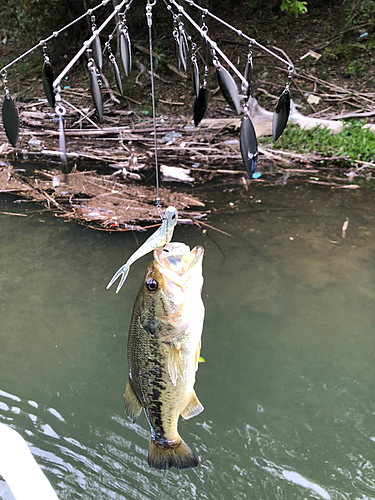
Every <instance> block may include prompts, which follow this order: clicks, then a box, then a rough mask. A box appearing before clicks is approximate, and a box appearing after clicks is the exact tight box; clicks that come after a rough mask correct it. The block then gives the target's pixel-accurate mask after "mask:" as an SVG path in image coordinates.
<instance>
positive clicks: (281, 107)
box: [272, 88, 290, 141]
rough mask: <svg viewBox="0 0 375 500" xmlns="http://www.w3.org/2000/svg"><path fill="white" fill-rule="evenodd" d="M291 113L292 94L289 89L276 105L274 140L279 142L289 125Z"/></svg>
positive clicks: (273, 124)
mask: <svg viewBox="0 0 375 500" xmlns="http://www.w3.org/2000/svg"><path fill="white" fill-rule="evenodd" d="M289 113H290V93H289V89H288V88H286V89H284V90H283V93H282V94H281V96H280V97H279V100H278V101H277V103H276V107H275V111H274V113H273V118H272V134H273V140H274V141H277V139H278V138H279V137H280V135H281V134H282V133H283V132H284V129H285V127H286V124H287V123H288V118H289Z"/></svg>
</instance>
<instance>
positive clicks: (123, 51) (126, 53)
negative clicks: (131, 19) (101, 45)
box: [119, 18, 132, 76]
mask: <svg viewBox="0 0 375 500" xmlns="http://www.w3.org/2000/svg"><path fill="white" fill-rule="evenodd" d="M119 33H120V56H121V62H122V66H123V68H124V72H125V76H129V75H130V72H131V69H132V50H131V42H130V37H129V31H128V27H127V26H126V24H125V18H123V19H122V21H121V23H120V26H119Z"/></svg>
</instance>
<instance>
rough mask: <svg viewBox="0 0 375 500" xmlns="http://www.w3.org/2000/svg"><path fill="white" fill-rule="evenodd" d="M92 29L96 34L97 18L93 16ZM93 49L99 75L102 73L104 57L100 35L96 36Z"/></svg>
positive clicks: (92, 45)
mask: <svg viewBox="0 0 375 500" xmlns="http://www.w3.org/2000/svg"><path fill="white" fill-rule="evenodd" d="M91 29H92V32H93V34H94V32H95V30H96V24H95V16H91ZM91 49H92V55H93V58H94V61H95V64H96V67H97V68H98V70H99V73H101V72H102V66H103V57H102V45H101V43H100V38H99V35H96V37H95V38H94V40H93V42H92V44H91Z"/></svg>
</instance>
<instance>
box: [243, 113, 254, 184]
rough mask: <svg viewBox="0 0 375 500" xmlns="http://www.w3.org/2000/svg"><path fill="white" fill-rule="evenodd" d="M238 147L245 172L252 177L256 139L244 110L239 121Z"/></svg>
mask: <svg viewBox="0 0 375 500" xmlns="http://www.w3.org/2000/svg"><path fill="white" fill-rule="evenodd" d="M240 149H241V155H242V159H243V162H244V164H245V168H246V172H247V173H248V174H249V176H250V177H252V175H253V173H254V171H255V167H256V164H257V158H258V141H257V137H256V134H255V130H254V126H253V122H252V121H251V118H250V115H249V113H248V112H245V114H244V116H243V118H242V122H241V130H240Z"/></svg>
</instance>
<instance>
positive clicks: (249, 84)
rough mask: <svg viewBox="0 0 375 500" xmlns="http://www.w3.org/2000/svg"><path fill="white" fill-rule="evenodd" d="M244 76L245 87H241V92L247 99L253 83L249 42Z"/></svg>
mask: <svg viewBox="0 0 375 500" xmlns="http://www.w3.org/2000/svg"><path fill="white" fill-rule="evenodd" d="M244 78H245V80H246V81H247V88H246V89H245V88H243V87H242V89H241V90H242V92H243V93H244V95H245V96H246V98H247V99H249V97H250V95H251V88H252V85H253V51H252V50H251V44H249V53H248V54H247V60H246V66H245V72H244Z"/></svg>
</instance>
